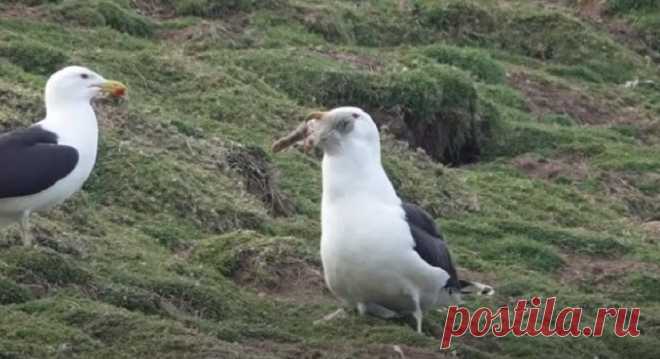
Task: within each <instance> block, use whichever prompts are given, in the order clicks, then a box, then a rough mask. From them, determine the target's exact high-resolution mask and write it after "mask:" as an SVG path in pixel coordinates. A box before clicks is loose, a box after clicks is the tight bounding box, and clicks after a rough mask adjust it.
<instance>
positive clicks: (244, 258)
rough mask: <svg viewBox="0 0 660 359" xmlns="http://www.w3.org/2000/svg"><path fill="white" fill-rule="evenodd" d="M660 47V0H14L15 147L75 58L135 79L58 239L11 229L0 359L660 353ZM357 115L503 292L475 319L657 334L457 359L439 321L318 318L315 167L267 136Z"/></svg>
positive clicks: (105, 116)
mask: <svg viewBox="0 0 660 359" xmlns="http://www.w3.org/2000/svg"><path fill="white" fill-rule="evenodd" d="M658 34H660V5H659V2H658V1H654V0H644V1H630V0H607V1H578V0H565V1H561V0H552V1H551V0H547V1H545V0H535V1H522V0H520V1H518V0H467V1H458V0H407V1H406V0H403V1H399V0H365V1H346V0H330V1H322V0H267V1H254V0H231V1H229V0H227V1H211V0H117V1H110V0H91V1H82V0H30V1H18V0H15V1H14V0H0V131H4V130H9V129H12V128H16V127H19V126H25V125H28V124H30V123H32V122H34V121H36V120H38V119H39V118H40V117H41V116H43V113H44V110H43V107H42V88H43V86H44V84H45V81H46V79H47V76H48V74H50V73H52V72H53V71H55V70H56V69H58V68H60V67H62V66H65V65H67V64H82V65H86V66H88V67H90V68H93V69H95V70H97V71H98V72H100V73H102V74H103V75H104V76H106V77H107V78H113V79H117V80H121V81H123V82H125V83H127V84H128V86H129V87H130V93H129V99H128V101H122V102H117V103H99V104H98V105H97V107H98V112H99V117H100V123H101V128H102V140H101V146H100V147H101V148H100V156H99V160H98V163H97V167H96V169H95V171H94V174H93V177H92V178H91V179H90V181H89V182H88V183H87V184H86V185H85V188H84V190H83V191H82V192H81V193H80V194H78V195H76V196H75V198H73V199H71V200H69V201H68V202H67V203H66V204H65V205H63V206H61V207H59V208H57V209H55V210H53V211H51V212H48V213H44V214H42V215H41V216H36V217H35V218H34V226H35V235H36V237H37V242H38V243H39V247H37V248H34V249H24V248H22V247H20V246H18V245H17V243H18V231H17V230H16V229H15V228H9V229H7V230H3V232H2V235H1V236H0V358H138V357H153V358H267V357H274V358H280V357H287V358H299V357H302V358H356V357H363V358H398V357H399V354H398V353H397V352H395V351H394V350H393V346H394V345H399V346H401V348H402V350H403V352H404V353H405V354H406V357H408V358H436V357H443V356H454V355H457V356H459V357H465V358H509V357H519V358H529V357H544V358H566V357H575V358H619V357H622V358H623V357H626V358H640V359H641V358H658V357H660V265H659V263H660V122H659V120H658V118H659V116H660V92H659V90H660V82H658V81H660V76H658V59H659V58H660V57H658V56H657V51H658V50H660V45H659V44H658V38H659V37H658ZM636 80H638V81H637V82H635V81H636ZM626 83H628V85H627V86H626ZM339 104H345V105H357V106H360V107H363V108H365V109H367V110H369V111H370V112H371V113H372V114H374V117H375V118H376V120H377V121H378V122H379V124H380V125H381V126H382V127H381V129H382V133H383V138H384V140H383V141H384V148H383V152H384V155H383V157H384V163H385V167H386V169H387V171H388V173H389V174H390V176H391V178H392V180H393V182H394V183H395V185H396V187H397V189H398V190H399V192H400V194H401V196H402V197H404V198H405V199H407V200H412V201H415V202H417V203H419V204H420V205H422V206H423V207H424V208H425V209H427V210H428V211H429V212H430V213H432V214H433V216H434V217H435V218H436V220H437V223H438V224H439V225H441V226H442V228H443V230H444V232H445V234H446V237H447V239H448V241H449V243H450V245H451V248H452V249H453V252H454V257H455V259H456V261H457V263H458V265H459V267H460V271H461V273H463V275H465V276H467V277H470V278H472V279H476V280H480V281H483V282H487V283H489V284H492V285H493V286H494V287H495V288H496V290H497V293H496V295H495V296H494V297H490V298H471V299H468V300H467V302H466V305H467V306H469V307H471V308H475V307H478V306H489V307H492V308H496V307H499V306H501V305H506V304H510V303H511V302H512V301H513V300H515V299H517V298H529V297H531V296H533V295H542V296H557V297H558V298H559V304H561V305H562V306H566V305H572V306H579V307H582V308H585V310H586V311H587V313H588V315H589V316H590V317H591V315H592V314H593V313H594V312H595V308H598V307H600V306H639V307H641V308H642V315H641V323H640V329H641V332H642V334H641V336H640V337H638V338H616V337H615V336H614V335H605V336H604V337H602V338H530V337H523V338H514V337H506V338H501V339H495V338H492V337H485V338H480V339H476V338H470V337H462V338H457V339H456V340H455V344H454V347H453V348H452V350H451V351H449V352H442V351H440V350H439V339H438V336H439V334H440V330H441V329H440V328H441V327H442V323H443V321H444V315H443V314H441V313H431V314H429V315H428V316H427V317H426V318H425V323H424V325H425V333H424V335H418V334H417V333H415V331H414V330H413V329H412V326H411V324H412V321H411V320H400V321H383V320H379V319H374V318H359V317H357V316H349V317H348V318H345V319H339V320H336V321H333V322H329V323H324V324H319V325H313V322H314V321H315V320H317V319H319V318H321V317H323V316H324V315H325V314H328V313H330V312H331V311H333V310H334V309H335V308H336V306H337V304H338V303H337V302H336V301H335V300H334V299H333V298H332V296H331V295H330V294H329V293H328V291H327V290H326V289H325V286H324V285H323V281H322V277H321V274H320V273H321V266H320V259H319V255H318V248H319V236H320V226H319V205H320V186H321V182H320V164H319V160H318V159H317V158H315V157H313V156H306V155H303V154H302V153H299V152H298V151H296V150H291V151H288V152H286V153H284V154H283V155H278V156H273V155H272V154H271V153H270V151H269V146H270V143H272V141H273V140H274V139H275V138H277V137H279V136H281V135H283V134H285V133H286V132H287V131H288V130H290V129H292V128H294V127H295V126H296V125H297V124H298V123H299V122H300V120H301V119H302V116H304V114H305V113H306V112H307V111H309V110H315V109H320V108H328V107H331V106H335V105H339ZM417 147H419V148H421V149H423V151H421V150H416V149H415V148H417ZM0 170H2V169H0Z"/></svg>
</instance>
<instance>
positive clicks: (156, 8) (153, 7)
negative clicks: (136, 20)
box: [131, 0, 176, 19]
mask: <svg viewBox="0 0 660 359" xmlns="http://www.w3.org/2000/svg"><path fill="white" fill-rule="evenodd" d="M131 4H132V5H133V7H135V8H136V9H138V12H139V13H140V14H141V15H145V16H150V17H155V18H158V19H171V18H173V17H175V16H176V12H175V11H174V7H172V6H168V5H166V4H164V3H163V0H131Z"/></svg>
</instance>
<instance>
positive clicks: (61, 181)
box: [0, 66, 126, 246]
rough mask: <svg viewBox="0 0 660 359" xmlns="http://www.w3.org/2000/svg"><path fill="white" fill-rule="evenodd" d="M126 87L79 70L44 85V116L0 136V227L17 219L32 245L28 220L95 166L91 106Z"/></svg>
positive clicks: (72, 190) (66, 70) (58, 199)
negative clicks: (26, 126)
mask: <svg viewBox="0 0 660 359" xmlns="http://www.w3.org/2000/svg"><path fill="white" fill-rule="evenodd" d="M125 92H126V87H125V86H124V85H123V84H121V83H119V82H116V81H108V80H106V79H104V78H103V77H102V76H101V75H99V74H97V73H95V72H93V71H91V70H89V69H86V68H84V67H78V66H71V67H66V68H64V69H62V70H60V71H58V72H56V73H55V74H53V75H52V76H51V77H50V79H49V80H48V82H47V83H46V93H45V96H46V97H45V98H46V118H45V119H43V120H42V121H40V122H38V123H36V124H34V125H32V126H31V127H28V128H24V129H18V130H14V131H11V132H8V133H5V134H2V135H0V225H2V224H10V223H13V222H17V221H19V222H20V224H21V229H22V239H23V244H24V245H25V246H31V245H32V238H31V234H30V226H29V219H30V214H31V213H32V212H35V211H41V210H45V209H48V208H50V207H52V206H54V205H57V204H59V203H62V202H63V201H64V200H66V199H67V198H69V197H71V196H72V195H73V194H74V193H76V192H77V191H78V190H80V188H81V187H82V185H83V183H85V181H86V180H87V178H88V177H89V175H90V173H91V172H92V168H94V163H95V162H96V152H97V143H98V124H97V122H96V114H95V113H94V109H93V108H92V106H91V103H90V102H91V100H92V98H94V97H96V96H97V95H99V94H105V95H111V96H116V97H121V96H124V94H125Z"/></svg>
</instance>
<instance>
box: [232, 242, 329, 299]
mask: <svg viewBox="0 0 660 359" xmlns="http://www.w3.org/2000/svg"><path fill="white" fill-rule="evenodd" d="M277 256H278V258H277V261H276V262H275V263H273V262H272V261H271V260H268V259H267V258H264V256H263V255H260V254H259V253H258V252H257V251H244V252H242V253H241V254H240V258H239V265H238V267H239V269H238V270H237V271H235V272H234V273H233V275H232V279H233V280H234V281H235V282H236V283H237V284H239V285H241V286H246V287H251V288H253V289H255V290H256V291H257V292H258V293H259V295H260V296H265V295H269V296H274V297H276V298H278V299H281V300H284V301H289V302H298V301H301V302H304V303H309V302H310V301H313V302H327V301H328V300H332V297H331V296H329V291H328V290H327V289H326V286H325V281H324V279H323V274H322V272H321V268H320V267H319V266H316V265H314V264H312V263H310V262H308V261H306V260H304V259H301V258H298V257H296V256H294V255H286V254H285V253H279V254H277Z"/></svg>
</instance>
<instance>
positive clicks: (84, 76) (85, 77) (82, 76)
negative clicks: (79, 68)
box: [80, 74, 89, 80]
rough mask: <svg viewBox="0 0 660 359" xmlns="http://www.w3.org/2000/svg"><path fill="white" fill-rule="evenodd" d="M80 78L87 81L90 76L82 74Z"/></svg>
mask: <svg viewBox="0 0 660 359" xmlns="http://www.w3.org/2000/svg"><path fill="white" fill-rule="evenodd" d="M80 78H81V79H83V80H87V79H88V78H89V75H88V74H80Z"/></svg>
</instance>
